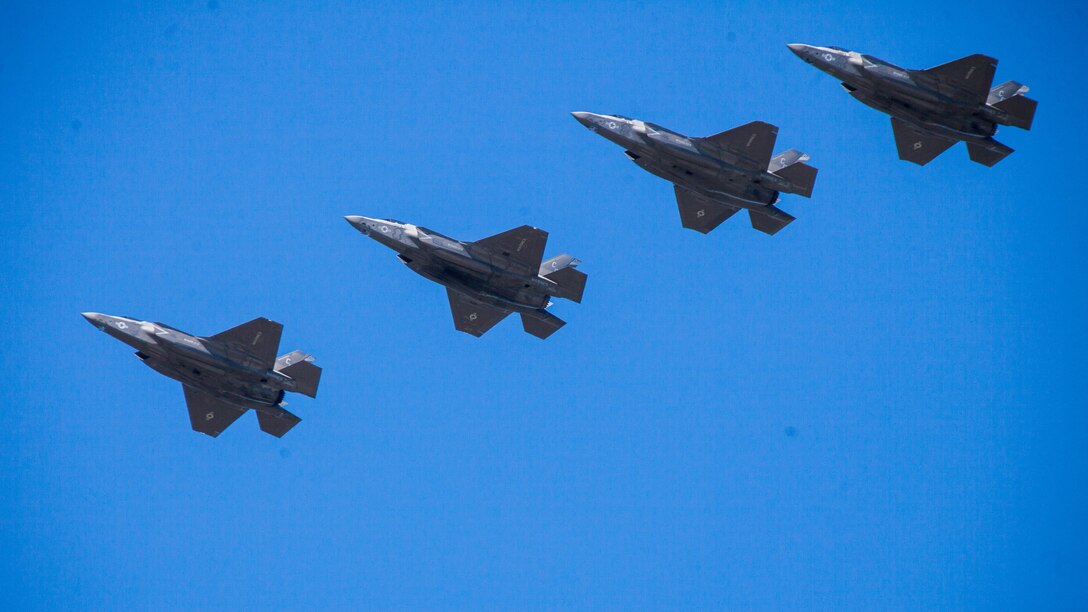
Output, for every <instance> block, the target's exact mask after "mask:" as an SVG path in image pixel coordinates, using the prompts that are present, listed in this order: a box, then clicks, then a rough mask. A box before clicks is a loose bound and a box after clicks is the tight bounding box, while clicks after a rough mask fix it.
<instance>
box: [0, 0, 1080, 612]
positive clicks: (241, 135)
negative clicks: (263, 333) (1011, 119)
mask: <svg viewBox="0 0 1088 612" xmlns="http://www.w3.org/2000/svg"><path fill="white" fill-rule="evenodd" d="M368 4H369V5H368V6H358V5H356V4H354V3H339V2H316V3H311V2H297V3H287V2H267V3H254V4H243V3H240V2H232V1H230V0H221V1H218V2H181V3H173V4H171V5H166V6H156V7H154V8H152V7H150V6H146V5H143V4H140V3H125V4H115V5H111V6H108V7H87V6H79V7H73V6H68V5H67V3H60V4H51V3H19V2H17V3H5V4H4V5H3V7H2V8H0V83H2V85H0V87H2V88H3V89H2V91H3V95H2V96H0V109H2V110H3V116H4V117H5V120H4V121H3V122H0V142H2V143H4V146H2V147H0V184H2V185H4V187H3V189H2V190H0V206H2V210H3V219H4V220H3V223H2V224H0V244H2V245H3V246H4V250H5V253H6V257H5V265H4V268H3V272H2V273H0V279H2V281H3V283H2V284H3V287H4V288H5V289H6V290H5V291H4V292H3V298H0V326H2V329H4V331H5V335H6V341H5V350H4V351H3V352H2V355H3V356H2V357H0V365H3V369H4V371H5V372H6V373H7V376H6V378H5V384H3V385H2V386H0V398H2V399H3V404H4V406H5V408H4V417H5V418H4V421H5V424H4V425H5V426H4V427H3V428H0V551H2V554H0V593H3V599H4V600H5V603H6V604H7V607H10V608H12V609H20V608H21V609H57V608H65V609H72V608H76V609H79V608H160V609H161V608H173V609H202V608H239V607H246V608H284V609H322V608H328V609H358V608H401V609H404V608H412V609H419V608H505V609H511V608H515V609H523V608H596V609H602V608H604V609H617V608H621V609H628V608H636V609H637V608H646V609H723V608H727V609H776V608H777V609H783V608H784V609H813V608H822V609H827V608H840V609H872V608H914V609H917V608H953V609H956V608H961V609H962V608H968V609H987V608H1002V609H1017V608H1019V609H1026V608H1030V609H1077V608H1083V606H1084V602H1085V599H1086V597H1088V587H1086V586H1085V584H1086V583H1085V581H1084V579H1083V576H1084V574H1085V572H1086V571H1088V561H1086V559H1088V556H1086V555H1085V549H1086V546H1088V527H1085V522H1084V520H1083V519H1084V516H1085V493H1086V483H1088V481H1086V477H1088V473H1086V472H1088V470H1086V468H1088V454H1086V453H1088V451H1086V450H1085V449H1086V442H1088V440H1086V438H1088V435H1086V433H1088V429H1086V427H1088V416H1086V410H1085V408H1086V407H1088V406H1086V401H1085V399H1084V398H1085V385H1084V382H1083V373H1084V371H1085V367H1086V366H1088V359H1086V358H1085V352H1084V346H1085V340H1086V339H1088V338H1086V336H1088V333H1086V331H1088V330H1086V325H1085V321H1084V316H1085V312H1086V306H1088V299H1086V294H1085V279H1086V278H1088V270H1086V263H1085V262H1086V259H1085V255H1084V253H1085V251H1084V240H1085V235H1086V234H1085V231H1086V230H1088V212H1086V207H1085V206H1084V204H1083V201H1082V200H1083V196H1082V194H1081V193H1080V189H1079V186H1080V181H1079V180H1078V179H1079V177H1080V175H1081V174H1082V172H1081V170H1080V162H1079V161H1078V157H1079V155H1078V151H1079V149H1080V148H1081V147H1083V143H1084V142H1085V137H1086V134H1085V131H1086V130H1085V128H1084V121H1083V100H1084V99H1085V94H1086V93H1088V92H1086V88H1085V86H1084V78H1083V60H1084V53H1083V49H1082V46H1083V34H1084V31H1085V25H1086V19H1085V9H1084V8H1083V7H1079V6H1078V7H1075V8H1065V7H1061V6H1058V5H1053V6H1047V5H1042V4H1040V5H1038V6H1032V7H1030V8H1028V7H1025V6H1024V5H1023V4H1022V3H1002V2H994V3H987V4H985V5H981V6H979V7H977V8H976V9H974V10H967V9H962V10H961V9H957V8H955V7H953V5H951V4H949V3H944V2H941V3H937V2H933V3H917V2H911V3H905V2H900V3H892V5H891V6H884V5H883V3H872V2H857V3H840V4H837V5H835V4H832V3H821V4H819V5H818V7H817V5H807V6H805V7H804V8H801V7H799V6H797V5H796V4H795V3H788V2H787V3H783V2H739V3H729V4H728V5H726V4H725V3H717V2H715V3H681V4H670V5H666V4H663V3H662V4H659V3H654V2H644V3H638V4H625V5H619V4H615V5H613V4H604V3H551V4H547V5H545V4H539V5H536V4H530V3H465V4H456V5H445V6H431V5H430V3H420V4H413V3H406V2H396V3H389V4H384V5H379V4H376V3H373V4H371V3H368ZM791 42H804V43H812V44H834V45H839V46H843V47H846V48H853V49H857V50H861V51H865V52H868V53H871V54H873V55H876V56H878V57H882V58H884V59H887V60H889V61H891V62H893V63H896V64H899V65H902V66H905V67H910V68H922V67H928V66H932V65H936V64H940V63H943V62H946V61H949V60H952V59H955V58H958V57H962V56H965V55H969V54H972V53H986V54H990V55H993V56H995V57H997V58H999V59H1000V63H999V65H998V71H997V79H996V80H997V82H1002V81H1005V80H1009V79H1014V80H1018V81H1021V82H1023V83H1026V84H1028V85H1030V86H1031V87H1032V94H1031V95H1032V97H1035V98H1037V99H1038V100H1039V101H1040V105H1039V112H1038V116H1037V117H1036V121H1035V125H1034V128H1033V129H1032V131H1031V132H1024V131H1021V130H1016V129H1012V128H1006V129H1003V130H1001V132H1000V134H999V135H998V139H999V140H1001V141H1002V142H1004V143H1006V144H1008V145H1009V146H1011V147H1013V148H1014V149H1016V152H1015V153H1014V154H1013V155H1011V156H1010V157H1008V158H1007V159H1006V160H1004V161H1002V162H1001V163H1000V164H998V165H997V166H995V167H994V168H985V167H983V166H980V165H978V164H973V163H971V162H970V161H969V160H968V158H967V153H966V150H965V149H964V148H963V146H962V145H959V146H956V147H953V148H952V149H951V150H950V151H949V152H947V153H945V154H944V155H942V156H941V157H939V158H937V159H936V160H935V161H933V162H932V163H931V164H929V165H928V166H926V167H925V168H920V167H917V166H914V165H911V164H908V163H906V162H901V161H899V160H898V159H897V157H896V153H895V147H894V143H893V140H892V134H891V129H890V125H889V123H888V119H887V117H885V116H883V115H880V114H879V113H877V112H876V111H873V110H871V109H869V108H866V107H864V106H863V105H861V104H859V103H857V102H856V101H854V100H852V99H851V98H850V97H849V96H847V95H846V94H845V93H844V92H843V91H842V90H841V89H840V88H839V87H838V85H837V84H836V83H835V81H834V80H833V79H832V78H831V77H830V76H828V75H825V74H823V73H821V72H819V71H817V70H815V69H813V68H812V67H810V66H807V65H805V64H804V63H802V62H801V61H800V60H798V59H797V58H796V57H794V56H793V55H792V54H791V53H790V52H789V51H788V50H787V49H786V47H785V45H786V43H791ZM574 110H587V111H593V112H600V113H618V114H623V115H627V116H632V117H637V118H641V119H645V120H648V121H654V122H656V123H659V124H662V125H664V126H667V127H669V128H672V129H675V130H677V131H680V132H683V133H687V134H691V135H708V134H712V133H716V132H719V131H722V130H725V129H729V128H731V127H734V126H737V125H740V124H742V123H746V122H748V121H752V120H764V121H768V122H770V123H773V124H775V125H778V126H779V140H778V150H783V149H786V148H790V147H795V148H798V149H801V150H803V151H806V152H808V153H809V154H810V155H811V156H812V161H811V162H810V163H811V164H812V165H814V166H816V167H818V168H819V169H820V175H819V179H818V181H817V184H816V189H815V193H814V197H813V198H812V199H811V200H805V199H803V198H799V197H796V196H786V197H784V198H783V202H782V203H781V207H782V208H783V209H785V210H786V211H788V212H790V213H791V214H793V215H794V216H796V217H797V219H798V220H797V221H796V222H794V223H793V224H792V225H790V226H789V227H788V228H786V229H784V230H783V231H782V232H780V233H779V234H778V235H776V236H773V237H768V236H766V235H763V234H761V233H758V232H756V231H754V230H752V229H751V228H750V227H749V225H748V221H747V219H745V218H744V217H743V216H741V215H738V216H737V217H735V218H734V219H731V220H730V221H728V222H726V223H725V224H723V225H722V226H721V227H720V228H719V229H717V230H715V231H714V232H713V233H712V234H710V235H708V236H703V235H700V234H697V233H695V232H691V231H688V230H683V229H681V228H680V224H679V218H678V215H677V212H676V207H675V204H674V201H673V197H672V189H671V187H670V186H669V185H668V184H667V183H665V182H663V181H661V180H660V179H657V178H655V177H653V176H650V175H649V174H647V173H645V172H643V171H641V170H640V169H638V168H637V167H636V166H634V165H633V164H631V163H630V162H629V161H627V160H626V159H625V158H624V157H623V155H622V154H621V151H620V150H619V149H618V148H617V147H615V146H614V145H612V144H610V143H608V142H606V141H604V140H603V139H601V138H599V137H596V136H594V135H592V134H590V133H588V132H587V131H586V130H585V129H584V128H583V127H582V126H581V125H579V124H578V123H577V122H576V121H575V120H574V119H573V118H571V117H570V115H569V114H568V113H569V112H570V111H574ZM346 214H361V215H368V216H376V217H394V218H397V219H402V220H404V221H408V222H413V223H418V224H421V225H424V226H427V227H430V228H433V229H435V230H438V231H441V232H443V233H446V234H449V235H452V236H455V237H458V238H461V239H464V240H475V239H478V238H482V237H484V236H488V235H491V234H495V233H498V232H500V231H503V230H506V229H509V228H511V227H515V226H518V225H521V224H526V223H528V224H532V225H537V226H539V227H542V228H545V229H547V230H548V231H549V232H551V238H550V242H549V246H548V251H547V252H548V255H553V254H557V253H560V252H569V253H572V254H574V255H575V256H577V257H579V258H580V259H582V260H583V262H584V263H583V265H582V267H581V269H582V270H583V271H585V272H587V273H588V274H589V284H588V286H587V291H586V296H585V300H584V302H583V303H582V304H580V305H578V304H573V303H570V302H567V301H563V300H559V301H558V303H557V304H556V306H555V307H554V309H553V311H554V312H555V313H556V314H557V315H558V316H560V317H561V318H563V319H565V320H567V321H568V325H567V326H566V327H565V328H563V329H562V330H560V331H559V332H558V333H556V334H555V335H554V336H553V337H552V338H550V339H549V340H547V341H545V342H541V341H539V340H537V339H536V338H533V337H531V336H528V335H526V334H525V333H524V332H522V330H521V326H520V325H519V324H518V322H517V321H516V319H510V320H508V321H506V322H504V323H502V324H500V325H499V326H498V327H496V328H495V329H493V330H492V331H491V332H489V333H488V334H487V335H486V336H484V337H483V338H479V339H477V338H472V337H470V336H468V335H465V334H461V333H458V332H455V331H454V329H453V326H452V321H451V320H450V314H449V311H448V307H447V305H446V300H445V296H444V292H443V291H442V289H441V288H440V287H438V286H436V285H433V284H431V283H428V282H427V281H425V280H424V279H422V278H420V277H418V276H416V275H414V274H412V273H411V272H410V271H408V270H407V269H405V268H404V266H403V265H402V264H400V263H399V262H397V261H396V260H395V259H394V257H393V255H392V253H390V252H389V251H387V250H385V249H383V248H381V247H380V246H379V245H377V244H375V243H373V242H372V241H370V240H367V239H366V238H365V237H363V236H361V235H360V234H358V233H357V232H356V231H354V230H353V229H352V228H351V227H350V226H349V225H348V224H347V223H345V222H344V221H343V219H342V217H343V215H346ZM85 310H94V311H100V312H106V313H111V314H121V315H129V316H133V317H137V318H143V319H150V320H159V321H164V322H167V323H169V324H171V325H174V326H176V327H179V328H180V329H183V330H186V331H189V332H192V333H196V334H202V335H210V334H213V333H215V332H218V331H221V330H223V329H226V328H228V327H231V326H233V325H236V324H238V323H241V322H243V321H247V320H249V319H251V318H253V317H256V316H267V317H270V318H273V319H275V320H277V321H280V322H282V323H283V324H284V325H285V332H284V342H283V345H282V349H283V352H287V351H288V350H290V349H294V348H301V349H303V350H306V351H308V352H311V353H313V354H315V355H316V356H317V363H318V364H319V365H321V366H323V367H324V368H325V374H324V378H323V380H322V386H321V390H320V393H319V394H318V397H317V399H315V400H310V399H308V398H304V397H301V396H294V397H292V398H289V399H290V401H291V409H292V410H293V411H294V412H296V413H297V414H298V415H299V416H301V417H302V418H303V421H302V423H301V424H300V425H299V426H298V427H296V428H295V429H294V430H293V431H291V432H290V433H289V434H288V435H287V436H286V437H284V438H283V439H281V440H277V439H275V438H271V437H269V436H266V435H264V434H262V433H261V432H260V431H259V430H258V429H257V425H256V420H255V419H254V418H253V416H252V415H247V416H245V417H243V418H242V419H241V420H239V421H238V422H237V423H236V424H235V425H234V426H232V427H231V428H230V429H229V430H227V431H226V432H225V433H224V434H223V435H222V436H220V437H219V438H218V439H210V438H207V437H205V436H202V435H200V434H196V433H194V432H192V431H190V430H189V425H188V419H187V415H186V412H185V408H184V402H183V397H182V393H181V389H180V386H179V385H178V384H177V383H175V382H173V381H170V380H168V379H166V378H164V377H162V376H159V375H158V374H156V373H154V372H152V371H151V370H149V369H147V368H145V367H143V366H141V365H140V364H139V363H138V362H137V360H136V359H134V358H133V357H132V356H131V350H129V349H128V348H127V347H125V346H123V345H121V344H120V343H118V342H116V341H113V340H111V339H110V338H108V337H106V336H104V335H103V334H100V333H98V332H97V331H96V330H94V329H93V328H92V327H90V326H89V325H87V323H86V322H85V321H84V320H83V319H82V318H81V317H80V316H79V312H81V311H85Z"/></svg>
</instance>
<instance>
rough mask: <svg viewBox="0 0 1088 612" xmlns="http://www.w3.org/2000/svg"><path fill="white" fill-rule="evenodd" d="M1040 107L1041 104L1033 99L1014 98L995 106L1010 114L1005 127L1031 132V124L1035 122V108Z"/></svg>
mask: <svg viewBox="0 0 1088 612" xmlns="http://www.w3.org/2000/svg"><path fill="white" fill-rule="evenodd" d="M1038 105H1039V103H1038V102H1036V101H1035V100H1032V99H1031V98H1028V97H1025V96H1013V97H1011V98H1006V99H1004V100H1002V101H1000V102H997V103H995V104H993V107H994V108H998V109H1001V110H1003V111H1005V112H1006V113H1008V114H1009V120H1008V122H1007V123H1006V124H1005V125H1011V126H1013V127H1018V128H1020V129H1022V130H1030V129H1031V122H1032V121H1034V120H1035V107H1036V106H1038Z"/></svg>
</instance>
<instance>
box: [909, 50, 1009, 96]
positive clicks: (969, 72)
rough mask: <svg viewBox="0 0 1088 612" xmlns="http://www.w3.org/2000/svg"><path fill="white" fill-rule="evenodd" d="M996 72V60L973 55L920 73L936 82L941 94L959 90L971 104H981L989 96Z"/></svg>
mask: <svg viewBox="0 0 1088 612" xmlns="http://www.w3.org/2000/svg"><path fill="white" fill-rule="evenodd" d="M996 71H997V60H996V59H994V58H992V57H988V56H986V55H979V54H975V55H968V56H967V57H964V58H961V59H958V60H953V61H951V62H948V63H947V64H941V65H940V66H934V67H933V68H930V69H928V70H923V71H922V72H924V73H925V74H927V75H929V76H931V77H933V78H935V79H936V80H937V82H938V83H939V84H940V89H941V92H942V93H947V94H952V93H953V92H952V91H949V90H952V89H956V90H960V91H962V92H964V93H966V94H968V95H969V96H970V99H971V101H972V102H977V103H979V104H982V103H984V102H986V98H987V97H989V95H990V86H991V85H993V82H994V72H996Z"/></svg>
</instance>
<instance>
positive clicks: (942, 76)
mask: <svg viewBox="0 0 1088 612" xmlns="http://www.w3.org/2000/svg"><path fill="white" fill-rule="evenodd" d="M788 46H789V48H790V50H791V51H793V52H794V53H795V54H797V56H798V57H800V58H801V59H803V60H805V61H806V62H808V63H809V64H812V65H813V66H816V67H817V68H819V69H820V70H823V71H824V72H826V73H828V74H830V75H831V76H833V77H835V78H836V79H839V80H840V81H842V87H843V89H845V90H846V91H847V92H848V93H849V94H850V95H851V96H854V97H855V98H857V99H858V100H860V101H861V102H862V103H864V104H867V105H868V106H871V107H873V108H875V109H877V110H879V111H881V112H884V113H887V114H889V115H891V117H892V131H893V132H894V133H895V146H896V147H897V148H898V149H899V158H900V159H905V160H907V161H909V162H914V163H916V164H918V165H920V166H924V165H926V164H927V163H929V162H930V161H931V160H932V159H933V158H935V157H937V156H938V155H940V154H941V153H944V152H945V151H947V150H948V148H949V147H951V146H952V145H954V144H956V143H957V142H959V141H961V140H962V141H964V142H966V143H967V153H968V154H969V155H970V156H971V160H972V161H975V162H978V163H980V164H983V165H986V166H993V165H994V164H996V163H997V162H999V161H1001V160H1002V159H1004V158H1005V157H1006V156H1007V155H1009V154H1010V153H1012V151H1013V150H1012V149H1011V148H1009V147H1007V146H1005V145H1003V144H1001V143H1000V142H998V141H996V140H994V138H993V136H994V134H995V133H997V126H998V125H1011V126H1013V127H1018V128H1022V129H1025V130H1030V129H1031V121H1032V119H1033V118H1034V117H1035V107H1036V105H1037V104H1038V103H1037V102H1036V101H1035V100H1032V99H1031V98H1028V97H1026V96H1024V94H1025V93H1027V91H1028V88H1027V86H1025V85H1021V84H1020V83H1017V82H1015V81H1008V82H1006V83H1002V84H1001V85H998V86H997V87H994V88H993V89H991V88H990V85H992V84H993V80H994V72H995V71H996V69H997V60H996V59H994V58H992V57H987V56H985V55H969V56H967V57H965V58H963V59H958V60H955V61H952V62H948V63H947V64H941V65H940V66H936V67H934V68H930V69H928V70H907V69H904V68H900V67H899V66H894V65H892V64H889V63H888V62H885V61H884V60H881V59H877V58H875V57H873V56H871V55H864V54H861V53H858V52H856V51H847V50H846V49H840V48H839V47H815V46H812V45H801V44H793V45H788Z"/></svg>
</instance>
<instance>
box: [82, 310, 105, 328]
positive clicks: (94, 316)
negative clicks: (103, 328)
mask: <svg viewBox="0 0 1088 612" xmlns="http://www.w3.org/2000/svg"><path fill="white" fill-rule="evenodd" d="M79 314H81V315H82V316H83V318H84V319H87V322H88V323H90V324H92V325H95V324H97V323H98V318H99V317H101V316H102V315H101V314H100V313H97V312H81V313H79Z"/></svg>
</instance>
